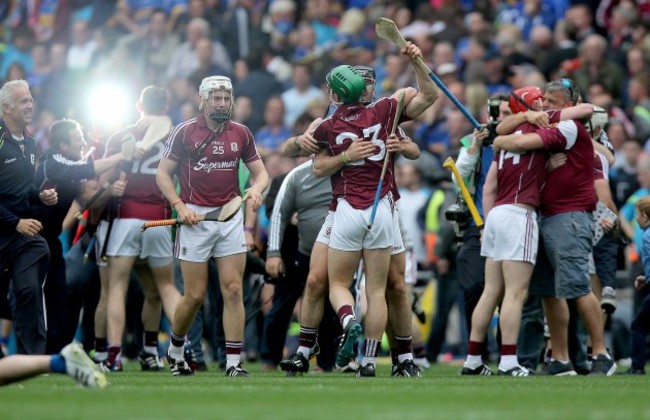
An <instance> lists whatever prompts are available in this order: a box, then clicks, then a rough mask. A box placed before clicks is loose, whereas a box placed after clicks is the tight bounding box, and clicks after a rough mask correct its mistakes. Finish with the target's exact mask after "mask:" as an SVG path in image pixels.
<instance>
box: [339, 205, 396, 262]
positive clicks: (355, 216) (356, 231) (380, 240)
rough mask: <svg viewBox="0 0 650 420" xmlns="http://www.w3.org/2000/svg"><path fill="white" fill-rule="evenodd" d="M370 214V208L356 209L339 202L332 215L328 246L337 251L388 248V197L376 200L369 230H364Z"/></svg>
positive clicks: (390, 224)
mask: <svg viewBox="0 0 650 420" xmlns="http://www.w3.org/2000/svg"><path fill="white" fill-rule="evenodd" d="M371 211H372V206H371V207H368V208H366V209H363V210H357V209H355V208H353V207H352V206H351V205H350V203H348V202H347V201H346V200H345V199H340V200H339V202H338V206H337V208H336V212H335V213H334V224H333V225H332V233H331V238H330V243H329V247H330V248H332V249H337V250H339V251H360V250H362V249H382V248H391V249H392V246H393V242H394V237H393V236H394V235H393V229H394V228H393V208H392V205H391V203H390V201H389V199H388V197H383V198H382V199H381V200H379V204H378V205H377V213H376V214H375V220H374V223H373V225H372V229H368V220H370V213H371Z"/></svg>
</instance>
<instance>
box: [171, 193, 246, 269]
mask: <svg viewBox="0 0 650 420" xmlns="http://www.w3.org/2000/svg"><path fill="white" fill-rule="evenodd" d="M186 206H187V208H188V209H190V210H192V211H193V212H195V213H196V214H205V213H208V212H211V211H213V210H217V209H218V208H219V207H203V206H197V205H194V204H186ZM246 251H247V247H246V237H245V236H244V213H243V212H242V210H241V209H240V210H239V211H238V212H237V214H236V215H235V217H233V218H232V219H231V220H229V221H227V222H211V221H208V222H200V223H197V224H195V225H180V226H179V227H178V230H177V231H176V243H175V245H174V256H175V257H176V258H178V259H179V260H183V261H192V262H204V261H208V260H209V259H210V258H211V257H227V256H229V255H235V254H242V253H245V252H246Z"/></svg>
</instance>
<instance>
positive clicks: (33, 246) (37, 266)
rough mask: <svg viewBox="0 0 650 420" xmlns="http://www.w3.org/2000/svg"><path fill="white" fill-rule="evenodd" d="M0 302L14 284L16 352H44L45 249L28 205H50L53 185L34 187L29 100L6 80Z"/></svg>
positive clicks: (0, 166)
mask: <svg viewBox="0 0 650 420" xmlns="http://www.w3.org/2000/svg"><path fill="white" fill-rule="evenodd" d="M0 107H1V113H2V119H1V120H0V267H1V270H2V271H1V272H0V293H1V295H0V301H5V300H6V297H7V293H6V292H7V289H8V283H9V280H10V279H11V280H12V282H13V291H14V296H15V305H14V308H13V315H14V330H15V333H16V341H17V349H18V353H24V354H43V353H44V352H45V332H46V329H47V321H46V318H45V314H44V307H43V290H42V288H43V283H44V281H45V277H46V273H47V264H48V260H49V250H48V247H47V244H46V243H45V240H44V239H43V238H42V237H41V236H40V235H39V234H38V233H39V232H40V231H41V230H42V229H43V225H42V224H41V222H39V221H38V220H35V219H33V218H32V217H33V214H32V211H31V203H34V202H36V201H37V200H40V201H41V202H43V204H46V205H50V206H51V205H54V204H56V202H57V194H56V192H55V191H54V190H53V189H49V190H43V191H40V192H39V191H38V190H37V189H36V188H34V186H33V182H34V165H35V161H36V142H35V141H34V138H33V137H31V136H30V135H29V133H28V132H27V130H26V128H27V125H28V124H29V123H30V122H31V120H32V112H33V109H34V100H33V98H32V95H31V93H30V91H29V86H28V85H27V82H25V81H24V80H15V81H10V82H7V83H5V84H4V85H3V86H2V89H0Z"/></svg>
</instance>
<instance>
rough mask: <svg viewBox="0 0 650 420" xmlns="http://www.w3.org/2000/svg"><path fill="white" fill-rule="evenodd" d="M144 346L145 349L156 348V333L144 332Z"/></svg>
mask: <svg viewBox="0 0 650 420" xmlns="http://www.w3.org/2000/svg"><path fill="white" fill-rule="evenodd" d="M144 345H145V346H147V347H158V331H145V332H144Z"/></svg>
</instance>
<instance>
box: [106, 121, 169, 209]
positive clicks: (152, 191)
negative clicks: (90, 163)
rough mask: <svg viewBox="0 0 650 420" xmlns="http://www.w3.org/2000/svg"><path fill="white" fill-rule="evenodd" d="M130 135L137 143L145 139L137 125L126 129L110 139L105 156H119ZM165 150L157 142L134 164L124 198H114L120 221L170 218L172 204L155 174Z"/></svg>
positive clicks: (128, 175)
mask: <svg viewBox="0 0 650 420" xmlns="http://www.w3.org/2000/svg"><path fill="white" fill-rule="evenodd" d="M129 134H132V135H133V137H134V138H135V140H136V141H140V140H142V138H143V137H144V132H139V131H138V130H136V126H135V125H131V126H129V127H126V128H125V129H123V130H120V131H118V132H117V133H115V134H113V135H111V137H110V138H109V139H108V142H107V143H106V154H105V156H110V155H113V154H115V153H118V152H119V151H120V150H121V148H122V146H121V144H122V139H123V138H124V137H125V136H127V135H129ZM163 148H164V144H163V142H158V143H156V144H154V145H153V146H152V147H151V148H150V149H149V150H147V152H146V153H145V154H144V155H143V156H142V158H140V159H139V160H136V161H134V162H133V164H132V166H131V171H130V172H129V173H128V174H127V178H126V181H127V183H126V188H125V189H124V195H122V196H121V197H116V198H115V199H116V200H118V205H117V217H118V218H120V219H142V220H158V219H168V218H169V217H171V208H170V206H169V203H168V202H167V200H166V199H165V196H163V194H162V192H160V188H158V184H156V171H157V170H158V164H159V163H160V158H161V157H162V154H163Z"/></svg>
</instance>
